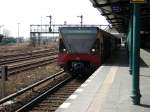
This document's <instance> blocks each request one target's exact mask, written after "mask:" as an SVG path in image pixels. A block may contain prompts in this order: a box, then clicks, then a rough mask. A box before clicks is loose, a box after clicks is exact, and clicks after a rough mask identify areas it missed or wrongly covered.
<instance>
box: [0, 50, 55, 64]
mask: <svg viewBox="0 0 150 112" xmlns="http://www.w3.org/2000/svg"><path fill="white" fill-rule="evenodd" d="M56 53H57V51H53V52H52V51H49V50H42V51H36V52H35V51H34V52H30V53H20V54H15V55H6V56H0V59H1V60H0V65H6V64H11V63H16V62H19V61H25V60H31V59H36V58H41V57H47V56H51V55H55V54H56Z"/></svg>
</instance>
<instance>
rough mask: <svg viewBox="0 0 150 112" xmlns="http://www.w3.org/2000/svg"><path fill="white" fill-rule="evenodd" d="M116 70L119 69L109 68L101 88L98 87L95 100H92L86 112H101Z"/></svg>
mask: <svg viewBox="0 0 150 112" xmlns="http://www.w3.org/2000/svg"><path fill="white" fill-rule="evenodd" d="M118 68H119V67H111V69H110V71H109V73H108V74H107V77H106V79H105V80H104V82H103V84H102V86H100V88H99V90H98V92H97V94H96V96H95V98H94V99H93V101H92V103H91V105H90V106H89V108H88V110H87V111H86V112H103V110H102V106H103V104H104V103H105V101H106V98H107V95H108V93H109V90H110V87H111V86H112V83H113V81H114V79H115V76H116V72H117V70H118Z"/></svg>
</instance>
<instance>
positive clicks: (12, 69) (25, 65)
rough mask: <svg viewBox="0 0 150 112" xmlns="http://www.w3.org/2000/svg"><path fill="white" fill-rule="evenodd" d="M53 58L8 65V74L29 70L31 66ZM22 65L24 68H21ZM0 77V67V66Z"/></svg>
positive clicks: (50, 61)
mask: <svg viewBox="0 0 150 112" xmlns="http://www.w3.org/2000/svg"><path fill="white" fill-rule="evenodd" d="M55 59H56V57H51V58H48V59H44V60H40V61H33V62H27V63H23V64H20V65H14V66H11V67H8V75H12V74H15V73H18V72H21V71H24V70H29V69H31V68H35V67H39V66H43V65H46V64H50V63H53V62H55V61H54V60H55ZM23 67H25V68H23ZM21 68H22V70H20V69H21ZM17 69H18V70H17ZM0 77H1V68H0Z"/></svg>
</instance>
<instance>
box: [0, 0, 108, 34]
mask: <svg viewBox="0 0 150 112" xmlns="http://www.w3.org/2000/svg"><path fill="white" fill-rule="evenodd" d="M0 3H1V7H0V27H1V26H3V27H1V29H0V32H2V31H3V29H7V30H9V32H10V35H11V36H14V37H17V36H18V23H20V24H19V36H24V37H29V33H30V30H29V28H30V24H41V23H42V24H49V18H48V17H46V16H48V15H52V24H63V23H64V21H67V24H80V18H79V17H77V16H80V15H81V14H82V15H83V24H104V25H106V24H108V23H107V21H106V20H105V18H104V17H102V16H101V15H100V12H99V11H98V10H97V9H96V8H94V7H93V6H92V3H91V2H90V0H0Z"/></svg>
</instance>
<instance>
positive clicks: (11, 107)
mask: <svg viewBox="0 0 150 112" xmlns="http://www.w3.org/2000/svg"><path fill="white" fill-rule="evenodd" d="M66 77H68V75H67V74H66V73H65V72H64V71H59V72H57V73H56V74H54V75H51V76H49V77H47V78H45V79H42V80H40V81H37V82H36V83H33V84H32V85H29V86H27V87H25V88H23V89H21V90H19V91H18V92H16V93H13V94H11V95H9V96H7V97H5V98H3V99H0V112H14V111H15V110H17V109H18V108H20V107H21V106H23V105H24V104H26V103H27V102H29V101H31V99H33V98H35V97H37V96H39V95H40V94H42V93H43V92H45V91H47V90H48V89H49V88H53V87H54V86H55V85H57V84H58V83H59V82H60V81H62V80H64V79H66ZM13 99H14V100H13ZM11 101H13V103H11V104H8V102H11Z"/></svg>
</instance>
